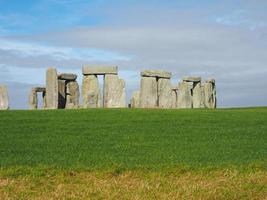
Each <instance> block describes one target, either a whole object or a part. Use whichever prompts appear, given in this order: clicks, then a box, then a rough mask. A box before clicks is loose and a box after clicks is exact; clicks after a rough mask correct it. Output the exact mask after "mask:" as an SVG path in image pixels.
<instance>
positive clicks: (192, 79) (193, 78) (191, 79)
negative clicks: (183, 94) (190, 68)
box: [183, 76, 201, 82]
mask: <svg viewBox="0 0 267 200" xmlns="http://www.w3.org/2000/svg"><path fill="white" fill-rule="evenodd" d="M183 81H186V82H201V77H198V76H185V77H183Z"/></svg>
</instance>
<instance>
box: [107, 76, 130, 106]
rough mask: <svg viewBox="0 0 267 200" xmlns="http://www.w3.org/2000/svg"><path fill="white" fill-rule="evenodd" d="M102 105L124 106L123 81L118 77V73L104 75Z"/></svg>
mask: <svg viewBox="0 0 267 200" xmlns="http://www.w3.org/2000/svg"><path fill="white" fill-rule="evenodd" d="M104 107H105V108H125V107H126V92H125V82H124V80H122V79H119V77H118V75H112V74H107V75H105V82H104Z"/></svg>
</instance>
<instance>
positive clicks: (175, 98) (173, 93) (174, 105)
mask: <svg viewBox="0 0 267 200" xmlns="http://www.w3.org/2000/svg"><path fill="white" fill-rule="evenodd" d="M171 100H172V106H171V108H177V90H172V97H171Z"/></svg>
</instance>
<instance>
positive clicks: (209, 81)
mask: <svg viewBox="0 0 267 200" xmlns="http://www.w3.org/2000/svg"><path fill="white" fill-rule="evenodd" d="M206 83H213V84H215V79H213V78H210V79H207V80H206Z"/></svg>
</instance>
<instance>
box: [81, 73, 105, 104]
mask: <svg viewBox="0 0 267 200" xmlns="http://www.w3.org/2000/svg"><path fill="white" fill-rule="evenodd" d="M100 95H101V94H100V86H99V82H98V79H97V76H96V75H86V76H84V77H83V85H82V96H83V107H84V108H97V107H99V100H100V99H99V97H100Z"/></svg>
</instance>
